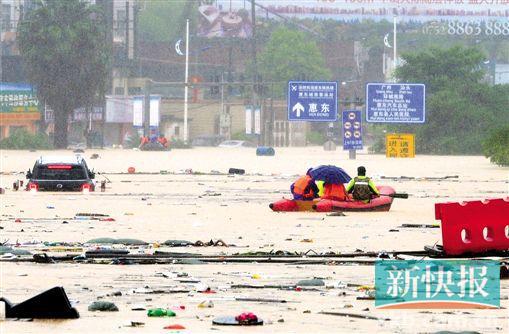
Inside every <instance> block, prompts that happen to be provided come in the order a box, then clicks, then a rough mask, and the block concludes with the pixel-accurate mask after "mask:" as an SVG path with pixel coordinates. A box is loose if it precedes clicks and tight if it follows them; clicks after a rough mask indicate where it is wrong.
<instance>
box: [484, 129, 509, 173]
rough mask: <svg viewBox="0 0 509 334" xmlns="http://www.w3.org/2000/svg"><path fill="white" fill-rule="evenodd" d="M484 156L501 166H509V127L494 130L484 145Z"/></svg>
mask: <svg viewBox="0 0 509 334" xmlns="http://www.w3.org/2000/svg"><path fill="white" fill-rule="evenodd" d="M483 150H484V155H485V156H486V157H487V158H490V160H491V162H493V163H495V164H497V165H500V166H509V125H505V126H502V127H500V128H498V129H496V130H494V131H493V132H492V133H491V135H490V136H489V137H488V138H487V139H486V141H485V142H484V143H483Z"/></svg>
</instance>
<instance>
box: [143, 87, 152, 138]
mask: <svg viewBox="0 0 509 334" xmlns="http://www.w3.org/2000/svg"><path fill="white" fill-rule="evenodd" d="M150 86H151V82H150V80H148V81H147V83H146V85H145V100H144V102H143V135H144V136H146V137H148V136H150Z"/></svg>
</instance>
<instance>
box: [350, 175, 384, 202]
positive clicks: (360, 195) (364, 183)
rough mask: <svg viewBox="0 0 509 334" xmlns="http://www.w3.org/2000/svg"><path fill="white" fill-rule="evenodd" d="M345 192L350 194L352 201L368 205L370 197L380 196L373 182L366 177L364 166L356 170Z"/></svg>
mask: <svg viewBox="0 0 509 334" xmlns="http://www.w3.org/2000/svg"><path fill="white" fill-rule="evenodd" d="M346 191H347V192H348V193H351V194H352V197H353V199H354V200H356V201H363V202H365V203H369V201H370V200H371V198H372V197H378V196H380V192H379V191H378V189H377V187H376V186H375V184H374V183H373V181H372V180H371V179H370V178H369V177H367V176H366V167H364V166H359V168H357V176H356V177H354V178H353V179H351V180H350V182H349V183H348V185H347V186H346Z"/></svg>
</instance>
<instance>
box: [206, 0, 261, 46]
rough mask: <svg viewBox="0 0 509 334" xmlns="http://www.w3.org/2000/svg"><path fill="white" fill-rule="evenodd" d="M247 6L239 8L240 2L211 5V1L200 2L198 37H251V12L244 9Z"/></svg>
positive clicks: (221, 2)
mask: <svg viewBox="0 0 509 334" xmlns="http://www.w3.org/2000/svg"><path fill="white" fill-rule="evenodd" d="M242 3H244V2H242ZM248 4H249V3H248ZM246 6H247V5H246ZM246 6H243V5H242V6H239V1H226V2H225V1H217V2H216V3H215V4H211V1H200V5H199V6H198V12H199V14H198V17H199V18H198V33H197V35H198V36H200V37H209V38H212V37H237V38H247V37H251V35H252V33H253V29H252V24H251V19H250V16H251V12H250V11H249V10H248V9H247V8H244V7H246ZM249 6H250V4H249ZM249 8H250V7H249Z"/></svg>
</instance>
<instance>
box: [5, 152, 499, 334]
mask: <svg viewBox="0 0 509 334" xmlns="http://www.w3.org/2000/svg"><path fill="white" fill-rule="evenodd" d="M94 153H96V154H98V155H99V157H98V158H97V159H90V157H91V156H92V154H94ZM62 154H65V155H69V154H73V153H72V152H71V151H60V152H58V151H52V152H43V151H38V152H28V151H2V152H1V160H0V161H1V167H0V170H1V172H2V175H1V186H2V187H3V188H6V191H5V194H2V195H0V201H1V217H0V227H1V229H0V236H1V238H0V241H2V242H3V243H5V244H7V245H15V244H18V245H19V246H20V247H16V248H19V249H26V250H29V251H30V252H32V253H34V252H46V253H51V254H53V255H57V256H62V255H65V254H67V253H72V254H74V253H83V252H84V251H86V250H88V249H90V248H89V247H90V245H87V244H84V243H86V242H87V241H89V240H91V239H94V238H115V239H120V238H133V239H140V240H143V241H145V242H147V245H143V246H125V247H124V246H122V245H117V246H115V247H118V248H127V249H128V250H129V251H130V252H131V254H148V253H152V252H154V251H156V250H158V251H166V252H181V253H194V254H201V255H210V256H217V257H216V258H219V255H223V256H224V255H232V254H235V253H246V252H271V251H273V252H275V251H285V252H286V254H288V253H297V254H301V253H303V252H307V251H309V250H311V252H308V254H315V253H316V254H323V253H326V252H335V253H338V252H341V253H355V252H358V253H362V252H376V253H379V252H382V251H386V252H391V251H421V250H423V247H424V246H425V245H434V244H436V243H438V244H441V240H442V239H441V238H442V236H441V231H440V228H407V227H402V224H424V225H432V224H438V223H439V222H438V221H436V220H435V214H434V204H435V203H439V202H451V201H464V200H475V199H485V198H502V197H507V196H509V169H508V168H501V167H497V166H495V165H493V164H491V163H490V162H489V161H488V160H487V159H485V158H484V157H476V156H473V157H465V156H417V157H416V158H415V159H387V158H385V157H384V156H381V155H369V154H367V153H362V152H360V153H358V155H357V159H356V160H349V159H348V152H344V151H341V150H338V151H335V152H326V151H324V150H323V149H322V148H319V147H308V148H278V149H277V150H276V155H275V156H274V157H257V156H256V155H255V149H253V148H233V149H227V148H195V149H191V150H172V151H170V152H140V151H133V150H112V149H109V150H86V151H85V152H84V153H82V156H83V157H84V158H85V159H86V160H87V163H88V165H89V167H90V168H91V169H94V170H95V172H97V176H96V180H97V181H98V182H100V181H102V180H106V181H108V183H107V186H106V191H105V192H100V191H99V187H97V191H96V192H92V193H90V194H82V193H43V192H39V193H30V192H27V191H17V192H16V191H13V190H12V184H13V182H15V181H16V180H22V179H24V175H23V174H21V172H24V171H26V170H27V169H29V168H31V167H32V166H33V164H34V162H35V160H36V159H37V158H38V157H39V156H41V155H62ZM321 164H333V165H337V166H340V167H342V168H344V169H345V170H346V171H347V172H348V173H349V174H350V175H351V176H354V175H355V173H356V168H357V166H359V165H364V166H366V168H367V173H368V175H370V176H372V177H373V180H374V181H375V183H376V184H377V185H389V186H392V187H393V188H395V189H396V191H397V192H402V193H403V192H404V193H408V194H410V196H409V198H408V199H395V200H394V203H393V205H392V208H391V210H390V211H389V212H346V213H345V215H344V216H335V215H328V214H326V213H312V212H295V213H275V212H272V211H271V210H270V209H269V207H268V205H269V204H270V203H271V202H273V201H275V200H278V199H281V198H282V197H290V192H289V188H290V184H291V183H292V182H293V181H295V179H296V178H297V177H298V176H299V175H302V174H303V173H305V172H306V170H307V169H308V168H309V167H313V166H317V165H321ZM129 167H134V168H135V170H136V173H135V174H128V173H127V170H128V168H129ZM229 168H240V169H245V172H246V174H245V175H227V172H228V169H229ZM78 213H94V214H102V215H107V216H108V218H112V219H102V220H101V219H85V218H86V217H85V218H83V217H79V216H78V217H76V215H77V214H78ZM166 240H184V241H189V242H192V243H195V242H196V241H202V242H203V243H208V242H209V241H210V240H212V241H214V242H215V241H217V240H222V241H223V242H224V243H226V244H228V245H229V246H228V247H225V246H222V244H221V243H220V245H217V246H208V247H195V246H187V247H168V246H167V245H164V244H163V243H164V242H165V241H166ZM43 242H46V244H44V243H43ZM73 248H74V249H73ZM76 255H78V254H76ZM354 259H359V258H352V261H350V262H349V261H347V260H345V261H329V262H327V263H321V264H313V263H310V262H306V261H304V260H309V258H306V257H303V258H301V260H302V261H296V262H295V263H266V261H250V262H240V263H229V262H228V263H226V262H223V261H220V260H218V261H217V262H214V263H202V262H200V261H199V260H187V261H180V262H176V263H162V264H131V265H129V264H108V263H107V262H105V263H98V262H100V261H96V262H95V263H76V262H72V261H69V262H57V263H50V264H44V263H33V262H13V261H12V260H3V261H2V262H0V266H1V267H0V268H1V277H0V278H1V284H0V295H1V296H4V297H6V298H7V299H9V300H10V301H12V302H21V301H23V300H25V299H27V298H28V297H31V296H33V295H35V294H37V293H38V292H41V291H43V290H46V289H49V288H51V287H53V286H63V287H64V288H65V291H66V292H67V295H68V297H69V299H70V300H71V302H72V303H73V305H75V307H76V308H77V310H78V311H79V313H80V316H81V317H80V318H79V319H76V320H62V321H41V320H34V321H31V322H25V321H2V322H0V332H1V333H46V332H58V333H92V332H93V333H162V332H168V330H165V329H163V327H165V326H168V325H173V324H180V325H182V326H184V327H185V328H186V330H187V331H188V332H194V333H196V332H206V331H212V330H213V331H218V332H225V333H262V332H263V333H274V332H276V333H287V332H298V333H310V332H314V333H325V332H327V333H330V332H359V333H374V332H390V333H392V332H404V333H407V332H436V331H440V330H449V331H469V330H475V331H479V332H482V333H506V332H507V331H508V329H509V320H508V316H507V307H509V302H508V300H507V296H508V295H509V281H508V280H502V281H501V296H502V300H501V308H500V309H496V310H473V309H469V310H392V311H391V310H377V309H376V308H375V304H374V301H373V300H369V298H360V299H359V298H358V297H366V293H365V292H364V291H362V290H363V287H362V286H367V287H369V286H372V285H373V283H374V266H373V263H372V262H373V261H374V260H375V258H372V257H360V259H361V260H364V262H363V261H357V262H356V261H353V260H354ZM315 277H316V278H321V279H322V280H323V282H324V283H325V286H316V287H304V288H302V289H297V290H296V289H294V288H292V286H294V285H295V284H296V283H297V282H298V281H300V280H307V279H312V278H315ZM203 286H205V287H210V289H211V290H213V291H215V293H213V294H209V293H202V292H201V290H202V289H201V287H203ZM261 286H265V288H255V287H261ZM278 286H279V288H278ZM118 292H120V293H118ZM97 300H102V301H111V302H113V303H115V304H116V305H117V306H118V308H119V312H90V311H88V310H87V308H88V306H89V305H90V304H91V303H92V302H93V301H97ZM204 301H208V302H212V303H209V304H213V307H211V308H200V307H198V305H199V304H200V303H201V302H204ZM135 306H136V307H135ZM140 307H141V308H145V309H149V308H153V307H165V308H171V309H173V310H174V311H175V312H176V314H177V315H176V317H171V318H168V317H165V318H149V317H147V313H146V311H143V310H142V311H135V310H132V309H133V308H140ZM322 311H324V312H343V313H352V314H355V315H363V316H369V317H367V318H357V317H343V316H334V315H326V314H320V312H322ZM242 312H253V313H255V314H256V315H258V317H260V318H261V319H263V320H264V321H265V324H264V326H260V327H252V328H240V327H220V326H215V325H212V320H213V319H214V318H215V317H217V316H222V315H237V314H239V313H242ZM132 322H139V323H143V324H142V325H140V326H139V327H135V328H133V327H132Z"/></svg>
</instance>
